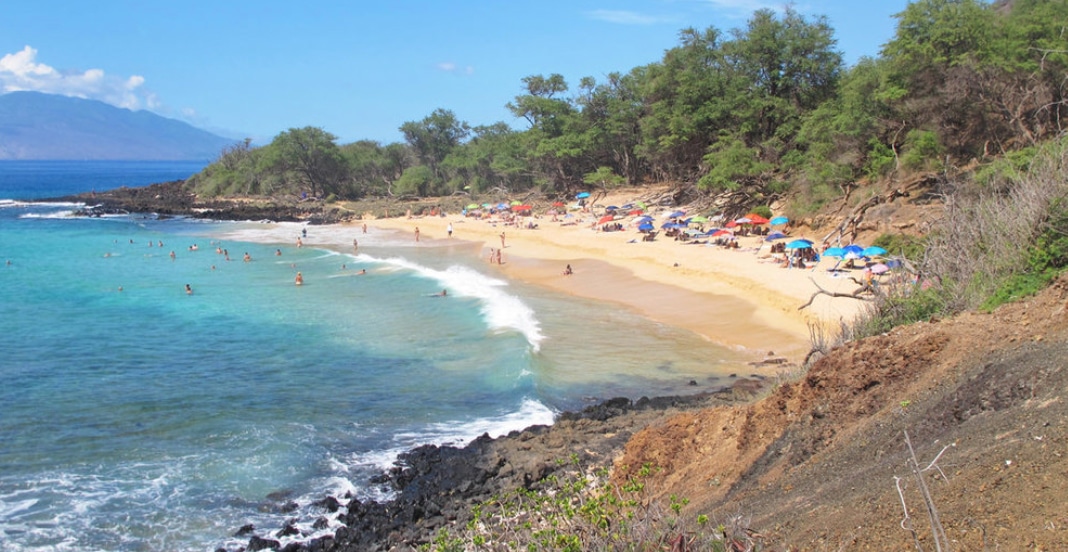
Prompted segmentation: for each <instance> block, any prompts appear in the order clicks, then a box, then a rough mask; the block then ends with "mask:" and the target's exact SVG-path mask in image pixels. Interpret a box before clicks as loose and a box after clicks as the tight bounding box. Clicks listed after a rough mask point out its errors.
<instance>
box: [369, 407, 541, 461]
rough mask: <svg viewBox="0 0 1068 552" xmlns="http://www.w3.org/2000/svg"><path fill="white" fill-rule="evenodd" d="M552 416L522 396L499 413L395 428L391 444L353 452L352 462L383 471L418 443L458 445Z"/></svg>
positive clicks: (532, 423) (419, 444) (519, 427)
mask: <svg viewBox="0 0 1068 552" xmlns="http://www.w3.org/2000/svg"><path fill="white" fill-rule="evenodd" d="M554 417H555V413H554V412H553V411H552V410H550V409H549V407H547V406H545V405H544V404H542V403H540V402H538V401H536V400H533V399H524V400H523V403H522V404H521V405H520V407H519V410H516V411H515V412H509V413H506V414H502V415H500V416H493V417H486V418H477V419H475V420H470V421H464V422H445V423H438V424H430V425H428V426H426V427H425V428H421V429H420V430H419V431H412V432H398V433H396V434H394V435H393V444H394V446H392V447H390V448H388V449H383V450H377V451H372V452H368V453H364V454H358V455H354V457H353V458H352V463H353V464H354V465H357V466H365V467H374V468H375V469H377V470H379V471H385V470H388V469H390V468H391V467H393V464H394V462H395V461H396V460H397V457H398V456H400V455H401V454H402V453H405V452H407V451H409V450H412V449H413V448H416V447H419V446H422V445H438V446H444V445H450V446H458V447H462V446H465V445H467V444H468V443H470V442H471V441H474V440H475V439H476V438H478V437H480V436H482V435H484V434H485V435H489V436H490V437H493V438H497V437H501V436H504V435H507V434H509V433H511V432H513V431H519V430H522V429H526V428H528V427H530V426H533V425H550V424H552V423H553V419H554Z"/></svg>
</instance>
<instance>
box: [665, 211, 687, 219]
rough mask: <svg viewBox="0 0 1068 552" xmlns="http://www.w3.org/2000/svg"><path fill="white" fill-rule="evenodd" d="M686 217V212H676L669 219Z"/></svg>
mask: <svg viewBox="0 0 1068 552" xmlns="http://www.w3.org/2000/svg"><path fill="white" fill-rule="evenodd" d="M685 215H686V211H675V212H674V213H671V214H670V215H668V216H667V218H679V217H682V216H685Z"/></svg>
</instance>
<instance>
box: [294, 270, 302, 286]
mask: <svg viewBox="0 0 1068 552" xmlns="http://www.w3.org/2000/svg"><path fill="white" fill-rule="evenodd" d="M295 283H296V284H297V285H298V286H300V285H304V275H302V274H301V273H299V272H298V273H297V279H296V280H295Z"/></svg>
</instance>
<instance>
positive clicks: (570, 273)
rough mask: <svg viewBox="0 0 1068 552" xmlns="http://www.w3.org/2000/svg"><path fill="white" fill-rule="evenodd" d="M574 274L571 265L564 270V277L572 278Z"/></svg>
mask: <svg viewBox="0 0 1068 552" xmlns="http://www.w3.org/2000/svg"><path fill="white" fill-rule="evenodd" d="M573 273H574V272H573V271H572V270H571V265H567V268H565V269H564V276H571V275H572V274H573Z"/></svg>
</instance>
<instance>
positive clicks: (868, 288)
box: [797, 278, 879, 310]
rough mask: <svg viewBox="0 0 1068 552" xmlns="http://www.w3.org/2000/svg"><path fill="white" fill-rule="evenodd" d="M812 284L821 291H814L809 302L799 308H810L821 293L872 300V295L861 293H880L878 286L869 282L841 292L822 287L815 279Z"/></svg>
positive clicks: (859, 299)
mask: <svg viewBox="0 0 1068 552" xmlns="http://www.w3.org/2000/svg"><path fill="white" fill-rule="evenodd" d="M810 279H811V278H810ZM854 281H856V280H854ZM858 283H859V282H858ZM812 284H813V285H815V286H816V289H818V290H819V291H817V292H815V293H813V294H812V297H809V298H808V302H806V303H805V304H804V305H801V306H800V307H797V310H804V309H806V308H808V307H809V306H810V305H811V304H812V302H813V301H815V300H816V297H818V296H820V295H827V296H829V297H847V298H849V299H856V300H858V301H871V300H872V298H871V297H862V296H861V294H862V293H864V292H871V293H873V294H878V293H879V291H878V290H877V288H875V287H874V286H871V285H867V284H862V285H861V287H859V288H857V289H856V290H854V291H853V292H852V293H841V292H837V291H829V290H826V289H823V288H822V287H820V285H819V284H817V283H816V281H815V280H812Z"/></svg>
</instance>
